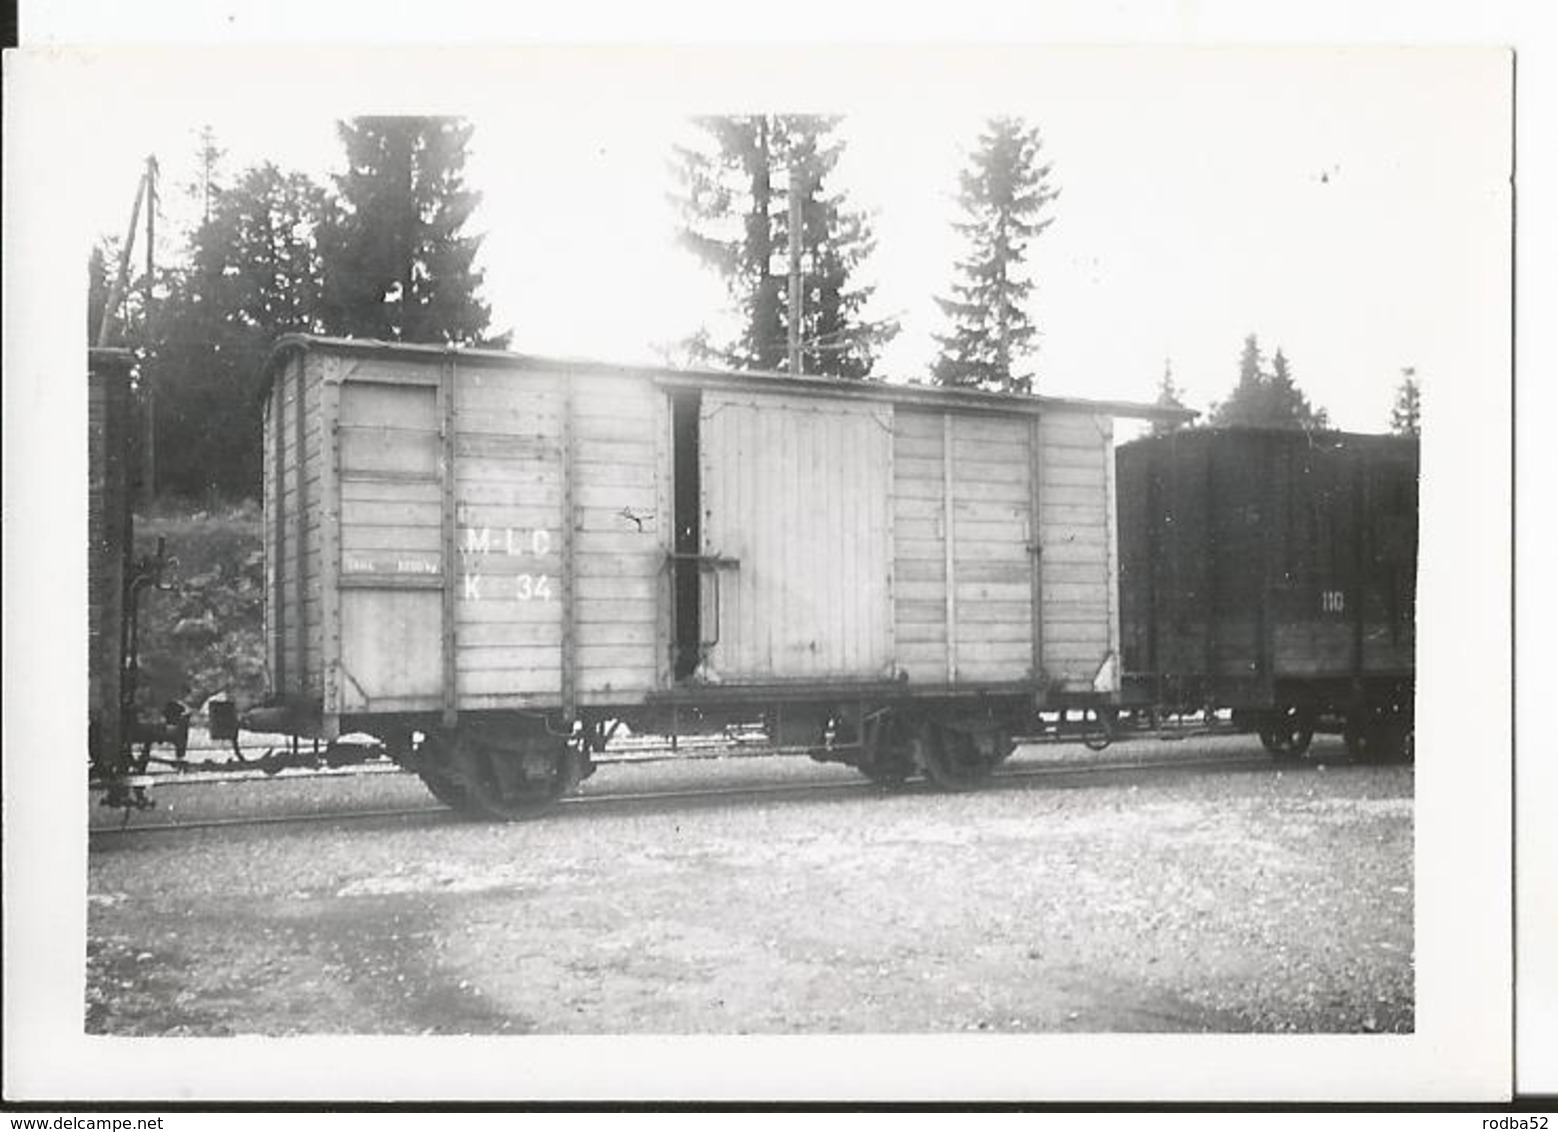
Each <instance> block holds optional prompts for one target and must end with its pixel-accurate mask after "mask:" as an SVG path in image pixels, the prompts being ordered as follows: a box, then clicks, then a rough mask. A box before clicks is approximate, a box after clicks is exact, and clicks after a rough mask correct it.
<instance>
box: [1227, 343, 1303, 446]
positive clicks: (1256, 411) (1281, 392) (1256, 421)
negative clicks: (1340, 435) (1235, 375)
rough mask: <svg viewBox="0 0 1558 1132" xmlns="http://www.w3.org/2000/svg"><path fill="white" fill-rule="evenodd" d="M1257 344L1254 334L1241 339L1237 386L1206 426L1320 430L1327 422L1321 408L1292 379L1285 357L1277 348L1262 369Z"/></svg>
mask: <svg viewBox="0 0 1558 1132" xmlns="http://www.w3.org/2000/svg"><path fill="white" fill-rule="evenodd" d="M1264 361H1265V359H1264V357H1263V356H1262V354H1261V351H1260V343H1259V341H1258V339H1257V338H1256V336H1255V335H1254V334H1250V335H1247V336H1246V337H1245V339H1244V349H1243V350H1242V351H1241V352H1240V355H1239V383H1238V384H1237V385H1235V386H1234V389H1233V392H1232V393H1231V394H1229V396H1228V399H1227V400H1226V401H1223V402H1220V403H1218V404H1216V405H1214V406H1213V407H1212V413H1211V419H1210V421H1209V423H1210V424H1212V425H1214V426H1217V427H1228V426H1248V427H1256V428H1300V429H1305V430H1314V429H1323V428H1325V427H1327V424H1328V419H1327V415H1326V411H1325V410H1324V409H1317V408H1313V407H1311V406H1310V404H1309V398H1307V397H1306V396H1304V394H1303V392H1302V391H1301V390H1300V389H1299V388H1298V385H1297V384H1296V383H1295V382H1294V380H1293V374H1292V370H1291V367H1290V365H1289V363H1288V360H1287V356H1286V355H1285V354H1284V353H1283V352H1282V349H1281V347H1278V349H1277V352H1276V355H1275V356H1274V357H1273V358H1272V360H1271V365H1272V368H1271V369H1270V370H1269V371H1268V370H1266V369H1265V368H1264Z"/></svg>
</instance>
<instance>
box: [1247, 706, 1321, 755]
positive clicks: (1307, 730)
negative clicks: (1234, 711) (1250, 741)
mask: <svg viewBox="0 0 1558 1132" xmlns="http://www.w3.org/2000/svg"><path fill="white" fill-rule="evenodd" d="M1314 737H1315V720H1314V714H1313V713H1312V712H1310V711H1308V710H1306V709H1305V708H1301V707H1288V708H1284V709H1283V710H1281V711H1279V712H1277V713H1275V714H1274V715H1271V716H1268V717H1267V718H1266V720H1265V722H1264V723H1262V724H1261V729H1260V742H1261V746H1263V747H1265V748H1266V750H1267V751H1269V752H1270V753H1271V754H1273V755H1275V756H1276V757H1277V758H1279V759H1297V758H1302V757H1303V755H1304V752H1305V751H1307V750H1309V744H1310V742H1311V741H1312V740H1313V739H1314Z"/></svg>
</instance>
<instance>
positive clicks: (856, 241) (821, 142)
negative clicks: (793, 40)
mask: <svg viewBox="0 0 1558 1132" xmlns="http://www.w3.org/2000/svg"><path fill="white" fill-rule="evenodd" d="M839 121H840V119H838V118H835V117H818V116H812V115H761V114H760V115H748V116H740V117H707V118H699V119H697V120H696V122H695V124H696V126H697V127H698V129H699V131H700V134H701V136H700V138H699V139H698V141H697V143H696V144H691V145H686V146H678V147H677V148H676V150H675V151H674V155H673V162H672V167H673V172H674V174H675V176H676V178H677V181H678V189H677V196H676V201H677V204H678V206H679V208H680V211H681V215H682V227H681V230H680V232H679V236H680V239H681V242H682V245H683V246H684V247H685V248H687V249H688V250H689V251H691V252H692V253H693V254H694V255H695V256H696V257H697V258H698V259H699V260H701V261H702V262H703V263H704V264H705V265H706V266H708V267H710V268H712V269H713V270H714V271H716V272H717V273H718V274H719V276H720V277H721V279H722V280H723V281H724V283H725V287H726V290H727V292H728V293H729V295H730V298H731V301H732V303H733V304H734V306H735V308H736V310H737V313H738V314H739V316H740V329H739V330H738V331H737V333H736V334H735V336H734V338H733V339H732V340H730V341H723V342H721V341H716V340H715V339H714V338H713V336H712V335H710V334H709V333H707V332H706V331H705V332H703V333H701V334H699V335H696V336H694V338H693V339H691V340H689V342H688V343H686V344H685V345H686V346H687V348H688V350H689V351H690V352H691V353H692V354H693V355H694V356H696V357H699V358H700V359H701V360H712V361H716V362H719V363H722V364H726V365H732V366H735V367H737V368H742V369H766V370H777V369H782V368H784V367H785V365H786V363H787V354H788V335H789V329H790V327H789V323H790V315H789V304H788V297H787V296H788V278H787V276H788V266H787V258H786V257H787V253H788V247H789V198H788V196H787V195H786V194H787V193H789V192H792V191H793V192H797V193H799V194H801V225H800V232H799V235H800V246H801V260H802V265H803V269H802V272H801V288H800V289H801V320H800V326H799V336H800V342H801V369H802V371H803V372H804V373H809V374H825V375H830V376H835V377H852V378H861V377H866V376H867V375H869V374H870V372H871V367H872V365H873V364H874V362H875V358H876V351H877V350H878V348H879V347H880V346H881V345H882V344H883V343H884V342H885V341H886V340H887V339H889V338H890V337H891V336H892V334H893V333H895V332H896V330H897V327H896V326H895V325H893V324H890V323H882V324H873V323H870V322H868V321H866V320H865V318H864V315H863V308H864V307H865V304H866V302H867V300H868V299H869V298H870V294H871V288H869V287H864V286H860V285H858V284H857V282H856V280H855V276H856V272H857V269H858V268H859V267H860V265H861V264H862V262H863V261H864V260H865V259H866V258H867V257H868V256H869V255H870V254H871V251H872V249H873V248H874V247H875V239H874V237H873V236H872V234H871V229H870V224H869V221H868V219H867V217H866V215H865V214H864V213H863V212H860V211H857V210H854V209H852V208H850V207H849V205H848V202H847V200H846V198H845V197H844V196H843V194H841V193H832V192H830V191H829V188H828V186H829V182H830V180H831V178H832V175H833V172H834V168H835V166H836V165H837V163H838V159H839V156H840V154H841V153H842V151H843V146H842V143H840V142H839V141H838V140H837V139H836V138H835V137H834V131H835V130H836V129H837V127H838V124H839Z"/></svg>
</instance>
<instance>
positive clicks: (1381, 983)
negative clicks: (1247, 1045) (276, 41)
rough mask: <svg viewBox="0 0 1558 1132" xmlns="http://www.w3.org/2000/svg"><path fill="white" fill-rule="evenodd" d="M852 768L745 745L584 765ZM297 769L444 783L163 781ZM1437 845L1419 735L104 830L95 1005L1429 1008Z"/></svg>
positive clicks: (1151, 1021) (294, 1010)
mask: <svg viewBox="0 0 1558 1132" xmlns="http://www.w3.org/2000/svg"><path fill="white" fill-rule="evenodd" d="M1239 742H1240V741H1238V740H1216V741H1207V742H1204V743H1201V744H1199V745H1198V746H1193V745H1192V744H1182V745H1177V746H1176V748H1175V751H1176V753H1177V752H1183V757H1195V756H1196V755H1197V754H1200V755H1204V754H1206V753H1207V752H1208V751H1210V750H1227V749H1229V748H1228V744H1230V743H1239ZM1137 746H1138V745H1137V744H1129V745H1126V747H1125V748H1117V749H1115V750H1113V751H1111V752H1108V753H1107V754H1106V755H1105V756H1103V757H1105V758H1118V757H1119V756H1120V755H1122V754H1132V753H1136V752H1135V750H1134V748H1136V747H1137ZM1141 746H1142V747H1143V753H1146V752H1147V751H1148V750H1150V748H1152V747H1153V746H1156V745H1154V744H1143V745H1141ZM1246 746H1247V744H1246ZM1079 751H1081V748H1070V747H1067V748H1038V749H1033V750H1030V751H1026V752H1024V753H1023V754H1022V755H1021V756H1020V757H1019V763H1034V762H1042V761H1046V760H1061V761H1066V760H1072V759H1086V758H1090V757H1092V758H1096V757H1098V756H1091V755H1090V754H1089V755H1081V754H1077V752H1079ZM1320 754H1321V759H1322V763H1323V760H1324V759H1326V758H1330V757H1332V756H1333V755H1334V754H1335V752H1332V751H1329V749H1328V748H1322V749H1321V751H1320ZM853 777H854V776H853V772H851V771H848V770H846V769H843V768H838V767H819V766H817V765H815V764H812V763H810V762H809V761H808V760H805V759H764V760H752V759H742V760H718V761H709V762H702V763H685V764H670V765H667V764H657V765H653V766H632V767H624V766H614V767H608V768H605V769H603V770H602V771H601V772H600V773H599V774H598V775H597V776H596V777H595V778H594V779H592V780H591V781H590V782H589V783H588V784H587V786H588V788H589V789H591V790H598V791H602V792H605V791H607V790H608V789H610V790H617V789H623V790H627V789H654V788H659V789H673V788H679V787H686V786H690V785H697V784H700V783H702V784H723V785H730V784H734V783H737V782H746V781H782V780H794V781H801V780H807V781H812V780H817V781H835V780H836V781H850V780H852V779H853ZM267 790H268V791H271V793H268V794H264V795H263V797H264V798H268V799H271V801H268V802H262V803H260V804H262V805H266V806H269V805H280V804H282V803H281V801H280V800H279V799H281V797H282V794H284V793H286V792H289V791H296V792H297V794H296V795H295V796H294V798H293V801H294V802H295V800H296V797H301V796H305V795H306V796H308V797H311V798H313V799H314V800H315V801H316V803H317V804H319V805H321V806H325V805H335V806H342V807H346V808H350V807H352V806H382V805H406V804H413V805H414V804H419V803H420V802H421V801H422V799H423V798H424V797H425V796H424V795H423V794H422V792H421V789H420V786H419V785H418V784H417V783H416V782H415V780H414V779H410V778H408V777H406V776H400V775H372V776H366V777H361V778H353V779H334V780H329V781H328V782H327V783H321V782H313V783H286V782H271V783H260V784H240V785H236V786H223V787H166V788H164V787H159V788H158V796H159V797H160V798H163V799H165V801H164V802H163V808H160V809H159V811H156V812H157V813H166V812H168V808H173V809H177V808H178V807H180V806H182V807H184V808H185V811H186V812H188V811H190V810H192V809H195V808H197V807H201V806H203V807H207V808H210V807H215V808H216V809H217V810H218V811H221V810H226V811H232V812H236V811H240V810H243V809H244V808H245V807H246V806H252V805H253V804H254V802H253V799H252V797H251V796H252V795H254V793H255V792H257V791H260V792H263V791H267ZM277 792H281V793H277ZM197 799H198V800H197ZM146 816H147V815H136V820H139V819H141V818H143V817H146ZM1412 858H1413V852H1412V771H1411V768H1410V767H1368V766H1346V765H1342V764H1326V765H1325V769H1321V768H1320V766H1319V765H1315V764H1309V765H1306V766H1304V767H1301V768H1297V769H1287V770H1278V769H1275V768H1272V767H1262V768H1260V769H1259V770H1248V769H1244V770H1233V769H1229V770H1218V771H1207V770H1201V771H1193V770H1184V771H1168V772H1165V771H1147V772H1134V773H1131V774H1125V775H1114V776H1111V777H1110V778H1109V779H1108V780H1107V781H1103V780H1091V781H1089V780H1078V779H1041V780H1037V781H1032V782H1026V783H1007V784H1004V785H1002V786H1000V787H998V788H992V789H987V790H983V791H979V792H976V793H973V794H968V795H941V794H934V793H930V792H926V791H914V790H911V791H908V792H904V793H901V794H885V795H883V794H879V793H876V792H874V791H864V792H854V791H849V792H841V793H839V794H838V795H835V796H831V797H828V798H825V799H821V800H819V799H818V798H816V797H815V796H811V797H807V798H804V799H796V800H789V799H784V800H773V799H751V800H741V801H731V802H729V803H722V804H718V805H716V804H710V803H699V804H697V805H674V804H665V805H659V806H654V807H631V808H625V809H590V808H585V807H578V808H574V809H571V810H570V809H563V810H559V811H558V812H556V813H555V814H553V815H552V816H550V817H548V818H547V819H545V820H543V821H540V822H534V823H529V824H524V825H515V826H490V825H478V824H469V823H463V822H458V821H454V820H451V819H449V818H446V817H444V816H442V815H428V816H426V817H419V818H418V819H415V820H413V821H406V820H395V819H370V820H366V821H361V822H358V823H354V824H352V825H349V826H345V827H326V826H319V827H301V826H288V827H268V828H267V827H256V828H250V829H240V830H225V831H220V832H209V833H184V834H175V833H168V834H147V835H144V836H139V837H135V838H128V839H115V840H113V841H112V842H102V843H99V842H98V841H97V840H94V844H93V852H92V854H91V858H90V872H89V896H88V900H89V904H90V908H89V928H88V955H87V968H88V988H87V1003H86V1027H87V1030H88V1031H89V1032H93V1033H111V1034H185V1035H214V1034H236V1033H260V1034H298V1033H395V1034H419V1033H473V1034H491V1033H634V1032H637V1033H795V1032H799V1033H827V1032H881V1033H886V1032H959V1031H980V1030H984V1031H1004V1032H1038V1031H1067V1032H1121V1031H1215V1032H1247V1031H1256V1032H1288V1031H1297V1032H1373V1031H1392V1032H1403V1031H1409V1030H1411V1029H1412V1027H1413V1018H1414V995H1413V971H1412V946H1413V936H1412V906H1413V904H1412V888H1411V885H1412Z"/></svg>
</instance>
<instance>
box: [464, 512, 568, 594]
mask: <svg viewBox="0 0 1558 1132" xmlns="http://www.w3.org/2000/svg"><path fill="white" fill-rule="evenodd" d="M459 546H460V562H461V566H462V567H463V568H462V570H461V572H460V598H461V600H462V601H505V600H508V601H519V602H530V601H550V600H552V597H553V587H552V579H551V577H550V576H549V575H547V574H545V573H524V574H483V573H482V571H481V562H482V559H483V558H484V557H486V556H489V555H501V556H503V557H505V558H545V557H547V556H548V555H549V554H551V552H552V546H553V538H552V532H551V531H548V530H545V529H543V528H538V529H536V530H532V531H525V530H521V529H517V528H514V527H501V528H498V529H497V530H494V529H493V528H492V527H466V528H464V530H463V531H462V532H461V535H460V540H459Z"/></svg>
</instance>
